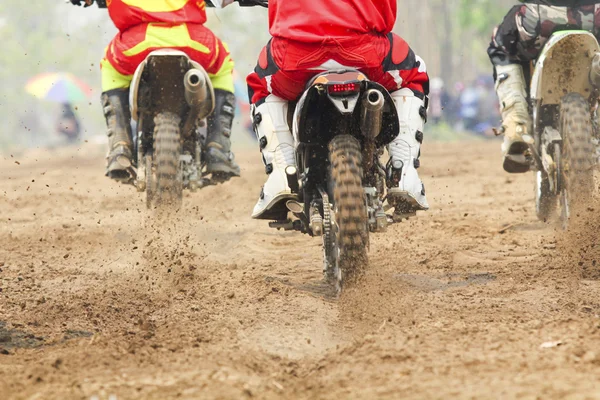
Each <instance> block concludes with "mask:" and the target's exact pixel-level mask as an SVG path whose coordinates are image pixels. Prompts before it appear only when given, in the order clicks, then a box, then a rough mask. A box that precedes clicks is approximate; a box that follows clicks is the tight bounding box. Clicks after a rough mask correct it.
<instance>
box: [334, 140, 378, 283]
mask: <svg viewBox="0 0 600 400" xmlns="http://www.w3.org/2000/svg"><path fill="white" fill-rule="evenodd" d="M329 162H330V178H329V179H330V182H329V190H330V193H331V194H332V196H333V216H332V218H333V221H334V223H333V227H334V235H333V242H334V243H333V244H332V246H331V247H332V249H330V250H331V251H330V254H331V257H332V261H333V264H334V274H333V275H334V278H335V284H336V287H337V289H338V291H339V290H341V289H342V287H343V286H344V285H345V284H348V283H351V282H354V281H355V280H356V279H358V278H359V277H360V276H361V275H362V273H363V272H364V268H366V265H367V261H368V257H367V248H368V244H369V230H368V216H367V208H366V203H365V193H364V189H363V185H362V179H363V168H362V165H363V164H362V153H361V147H360V143H359V142H358V140H356V139H355V138H354V137H352V136H350V135H340V136H336V137H335V138H334V139H333V140H332V141H331V142H330V143H329Z"/></svg>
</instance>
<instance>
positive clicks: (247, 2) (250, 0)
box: [206, 0, 269, 8]
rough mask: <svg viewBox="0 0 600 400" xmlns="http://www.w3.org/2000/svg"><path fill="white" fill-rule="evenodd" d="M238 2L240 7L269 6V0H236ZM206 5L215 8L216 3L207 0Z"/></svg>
mask: <svg viewBox="0 0 600 400" xmlns="http://www.w3.org/2000/svg"><path fill="white" fill-rule="evenodd" d="M234 1H235V2H236V3H238V4H239V5H240V7H254V6H259V7H264V8H268V7H269V0H234ZM206 7H209V8H214V7H215V5H214V4H213V3H212V0H206Z"/></svg>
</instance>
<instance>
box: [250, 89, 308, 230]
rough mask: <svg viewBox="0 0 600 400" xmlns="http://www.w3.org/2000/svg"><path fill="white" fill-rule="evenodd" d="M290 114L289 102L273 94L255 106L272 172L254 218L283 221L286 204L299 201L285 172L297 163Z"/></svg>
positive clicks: (267, 168)
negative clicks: (289, 124)
mask: <svg viewBox="0 0 600 400" xmlns="http://www.w3.org/2000/svg"><path fill="white" fill-rule="evenodd" d="M287 115H288V102H287V101H286V100H284V99H282V98H279V97H277V96H274V95H269V96H268V97H267V98H266V100H265V102H264V103H263V104H261V105H259V106H258V107H254V106H253V109H252V120H253V121H254V129H255V131H256V136H257V137H258V142H259V144H260V149H261V152H262V157H263V162H264V164H265V171H266V173H267V175H269V177H268V178H267V182H266V183H265V185H264V186H263V188H262V191H261V193H260V198H259V199H258V202H257V203H256V205H255V206H254V210H253V211H252V218H254V219H268V220H283V219H285V218H286V217H287V212H288V210H287V208H286V205H285V203H286V202H287V201H288V200H297V195H295V194H293V193H292V191H291V190H290V187H289V185H288V180H287V174H286V173H285V169H286V167H289V166H293V167H295V166H296V160H295V151H294V138H293V136H292V133H291V132H290V128H289V126H288V123H287Z"/></svg>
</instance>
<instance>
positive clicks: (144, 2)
mask: <svg viewBox="0 0 600 400" xmlns="http://www.w3.org/2000/svg"><path fill="white" fill-rule="evenodd" d="M107 4H108V12H109V14H110V18H111V19H112V20H113V22H114V24H115V26H116V27H117V29H119V31H121V32H123V31H124V30H126V29H128V28H131V27H132V26H135V25H139V24H144V23H150V22H162V23H165V24H180V23H184V22H187V23H195V24H204V23H205V22H206V4H205V3H204V1H202V0H112V1H110V2H108V3H107Z"/></svg>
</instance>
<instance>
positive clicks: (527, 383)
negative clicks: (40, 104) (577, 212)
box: [0, 142, 600, 399]
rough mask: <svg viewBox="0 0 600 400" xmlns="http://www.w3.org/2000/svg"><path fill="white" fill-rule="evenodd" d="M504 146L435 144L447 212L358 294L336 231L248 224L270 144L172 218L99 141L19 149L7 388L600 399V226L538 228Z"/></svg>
mask: <svg viewBox="0 0 600 400" xmlns="http://www.w3.org/2000/svg"><path fill="white" fill-rule="evenodd" d="M498 147H499V146H498V143H497V142H494V143H483V142H475V143H456V144H432V143H427V146H426V147H425V149H424V157H423V160H422V164H423V168H422V176H423V177H424V178H425V179H426V183H427V188H428V195H429V198H430V202H431V204H432V209H431V211H429V212H428V213H425V214H422V215H419V216H418V217H417V218H416V219H411V220H410V221H408V222H404V223H401V224H397V225H394V226H392V227H391V228H390V229H389V231H388V232H387V233H386V234H379V235H373V236H372V246H371V252H370V257H371V259H370V267H369V271H368V275H367V277H366V279H365V281H364V282H363V283H362V284H361V285H359V286H358V287H356V288H354V289H352V290H348V291H346V292H345V293H344V294H343V295H342V296H341V298H335V297H334V296H333V293H332V291H331V290H330V289H329V287H328V286H327V285H325V284H324V283H323V282H322V276H321V272H320V270H321V266H322V262H321V254H322V253H321V246H320V240H319V239H316V238H315V239H312V238H310V237H305V236H302V235H301V234H297V233H283V232H277V231H273V230H270V229H269V228H268V227H267V225H266V223H264V222H260V221H253V220H251V219H249V217H248V215H249V212H250V210H251V207H252V206H253V204H254V201H255V198H256V196H257V195H258V192H259V189H260V185H261V183H262V180H263V178H264V175H263V173H262V166H261V165H260V164H259V157H258V152H257V151H256V150H255V149H252V150H251V151H250V150H248V151H244V152H241V153H239V154H238V158H239V159H240V162H241V163H242V165H243V174H244V177H243V179H238V180H236V181H234V182H229V183H227V184H225V185H221V186H217V187H208V188H205V189H203V190H202V191H200V192H198V193H195V194H193V195H189V194H188V195H187V196H186V198H185V200H184V210H183V211H182V212H180V214H179V215H178V216H177V217H176V218H175V219H173V221H170V222H169V223H165V224H162V225H158V224H156V223H154V221H153V219H152V215H151V214H150V213H149V212H148V211H147V210H146V209H145V206H144V202H143V201H144V196H143V195H142V194H138V193H136V192H135V191H134V190H133V189H132V188H130V187H125V186H119V185H117V184H114V183H112V182H110V181H109V180H108V179H107V178H104V177H103V176H102V171H103V160H102V152H101V151H100V150H98V149H97V148H96V147H93V146H91V145H87V146H85V147H83V148H82V149H78V150H75V149H71V150H61V151H52V152H48V151H38V152H33V153H29V154H28V155H27V156H19V157H17V156H15V157H10V156H6V157H3V159H2V160H0V398H2V399H91V398H95V399H109V398H110V399H135V398H140V399H171V398H178V399H200V398H202V399H207V398H215V399H244V398H260V399H270V398H288V399H291V398H298V399H317V398H322V399H345V398H361V399H372V398H389V399H397V398H415V399H424V398H427V399H448V398H461V399H470V398H507V399H513V398H518V399H549V398H556V399H595V398H598V399H600V378H599V376H600V319H599V317H598V313H599V312H600V282H599V281H598V280H597V278H598V275H599V274H598V273H597V272H596V269H595V266H596V261H595V259H596V254H595V253H594V249H595V244H596V243H597V240H596V239H597V236H595V234H596V231H597V229H596V227H597V226H596V225H595V222H594V221H595V220H594V219H593V218H588V219H587V220H586V223H587V224H586V225H585V226H583V227H582V228H581V229H580V230H577V231H573V232H570V233H563V232H558V233H559V234H557V231H556V230H555V228H554V226H553V225H547V224H543V223H539V222H537V221H536V218H535V215H534V207H533V187H532V186H533V183H532V181H533V177H532V175H530V174H526V175H522V176H508V175H505V174H504V173H502V171H501V167H500V165H501V162H500V156H499V151H498ZM590 210H591V211H592V213H591V215H593V214H594V213H593V207H590ZM598 226H600V224H599V225H598ZM543 344H544V346H542V345H543Z"/></svg>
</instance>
